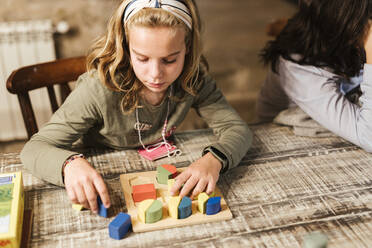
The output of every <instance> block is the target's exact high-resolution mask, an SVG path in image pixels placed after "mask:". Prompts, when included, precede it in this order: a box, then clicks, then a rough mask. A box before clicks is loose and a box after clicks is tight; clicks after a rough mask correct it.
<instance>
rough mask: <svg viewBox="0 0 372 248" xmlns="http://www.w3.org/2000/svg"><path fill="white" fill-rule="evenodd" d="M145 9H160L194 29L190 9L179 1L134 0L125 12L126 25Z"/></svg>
mask: <svg viewBox="0 0 372 248" xmlns="http://www.w3.org/2000/svg"><path fill="white" fill-rule="evenodd" d="M144 8H160V9H163V10H166V11H168V12H170V13H172V14H173V15H175V16H176V17H178V18H179V19H181V20H182V21H183V22H184V23H185V24H186V25H187V26H188V27H189V28H190V29H192V18H191V14H190V11H189V9H188V8H187V6H186V5H185V4H184V3H183V2H182V1H177V0H133V1H131V2H130V3H129V4H128V5H127V7H126V8H125V10H124V23H126V22H127V21H128V20H129V19H130V18H131V17H132V16H133V15H134V14H136V13H137V12H138V11H140V10H141V9H144Z"/></svg>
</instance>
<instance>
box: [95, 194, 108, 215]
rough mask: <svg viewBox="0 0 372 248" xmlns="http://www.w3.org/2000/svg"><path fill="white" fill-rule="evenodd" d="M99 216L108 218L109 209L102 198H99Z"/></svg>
mask: <svg viewBox="0 0 372 248" xmlns="http://www.w3.org/2000/svg"><path fill="white" fill-rule="evenodd" d="M97 204H98V214H99V215H101V216H102V217H105V218H107V208H105V206H104V205H103V203H102V200H101V197H99V195H98V196H97Z"/></svg>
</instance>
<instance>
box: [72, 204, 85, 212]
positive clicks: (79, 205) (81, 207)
mask: <svg viewBox="0 0 372 248" xmlns="http://www.w3.org/2000/svg"><path fill="white" fill-rule="evenodd" d="M72 208H73V209H75V210H77V211H81V210H83V208H84V207H83V205H81V204H72Z"/></svg>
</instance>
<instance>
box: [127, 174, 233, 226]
mask: <svg viewBox="0 0 372 248" xmlns="http://www.w3.org/2000/svg"><path fill="white" fill-rule="evenodd" d="M183 169H184V168H177V171H178V172H181V171H182V170H183ZM120 182H121V185H122V190H123V193H124V197H125V203H126V207H127V209H128V214H129V215H130V216H131V221H132V230H133V232H148V231H156V230H162V229H167V228H174V227H184V226H188V225H196V224H203V223H211V222H216V221H223V220H230V219H232V217H233V216H232V213H231V211H230V209H229V206H228V205H227V203H226V201H225V200H224V198H223V197H222V198H221V211H220V212H219V213H218V214H215V215H206V214H202V213H200V212H199V211H198V201H197V200H196V201H193V202H192V214H191V215H190V216H189V217H187V218H186V219H175V218H172V217H171V216H169V214H168V213H169V211H168V202H169V195H168V188H167V184H165V185H164V184H158V183H157V182H156V170H155V171H144V172H135V173H125V174H121V175H120ZM145 183H154V185H155V187H156V194H157V200H160V201H161V202H162V203H163V218H162V219H161V220H159V221H158V222H156V223H152V224H146V223H144V222H143V221H141V220H140V218H139V210H138V209H139V208H138V206H139V205H140V203H135V202H134V201H133V198H132V186H133V185H136V184H145ZM215 194H216V196H222V194H221V191H220V190H219V189H218V186H216V189H215ZM144 218H145V217H144Z"/></svg>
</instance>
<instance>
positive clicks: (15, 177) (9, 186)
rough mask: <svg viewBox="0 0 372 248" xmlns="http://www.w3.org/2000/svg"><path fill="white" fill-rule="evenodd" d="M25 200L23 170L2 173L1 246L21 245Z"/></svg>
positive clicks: (0, 184)
mask: <svg viewBox="0 0 372 248" xmlns="http://www.w3.org/2000/svg"><path fill="white" fill-rule="evenodd" d="M24 202H25V200H24V192H23V181H22V172H20V171H19V172H13V173H6V174H0V221H1V225H0V243H1V247H20V244H21V238H22V224H23V211H24Z"/></svg>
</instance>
